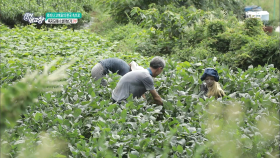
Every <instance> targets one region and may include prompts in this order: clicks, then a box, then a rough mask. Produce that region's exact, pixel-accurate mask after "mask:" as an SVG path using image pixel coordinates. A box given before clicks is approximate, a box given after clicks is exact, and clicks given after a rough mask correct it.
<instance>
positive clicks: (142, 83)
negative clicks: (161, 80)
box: [112, 69, 155, 102]
mask: <svg viewBox="0 0 280 158" xmlns="http://www.w3.org/2000/svg"><path fill="white" fill-rule="evenodd" d="M153 89H155V87H154V81H153V78H152V76H151V75H150V73H149V71H148V70H146V69H145V70H138V71H131V72H129V73H127V74H125V75H124V76H123V77H122V78H121V79H120V81H119V82H118V84H117V86H116V88H115V89H114V90H113V93H112V98H113V99H114V100H115V101H117V102H118V101H121V100H124V99H127V98H128V97H129V95H130V94H132V95H133V98H135V97H137V98H140V97H141V96H142V95H143V94H144V93H145V92H146V91H150V90H153Z"/></svg>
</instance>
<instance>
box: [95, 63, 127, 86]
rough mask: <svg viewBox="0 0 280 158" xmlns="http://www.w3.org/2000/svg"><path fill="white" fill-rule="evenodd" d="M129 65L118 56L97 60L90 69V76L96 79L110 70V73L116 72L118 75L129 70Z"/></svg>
mask: <svg viewBox="0 0 280 158" xmlns="http://www.w3.org/2000/svg"><path fill="white" fill-rule="evenodd" d="M130 70H131V69H130V66H129V65H128V64H127V63H126V62H125V61H123V60H122V59H118V58H109V59H104V60H101V61H99V62H98V63H97V64H96V65H95V66H94V67H93V68H92V70H91V77H92V78H93V79H95V81H97V80H98V79H100V78H102V77H104V76H105V75H106V74H108V73H109V71H111V72H112V73H118V75H121V76H123V75H125V74H126V73H128V72H129V71H130Z"/></svg>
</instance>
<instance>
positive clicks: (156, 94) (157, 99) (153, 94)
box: [150, 89, 163, 105]
mask: <svg viewBox="0 0 280 158" xmlns="http://www.w3.org/2000/svg"><path fill="white" fill-rule="evenodd" d="M150 92H151V94H152V96H153V98H154V101H155V103H156V104H158V105H163V102H162V99H161V97H160V96H159V95H158V93H157V91H156V90H155V89H154V90H150Z"/></svg>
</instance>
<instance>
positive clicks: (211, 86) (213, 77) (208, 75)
mask: <svg viewBox="0 0 280 158" xmlns="http://www.w3.org/2000/svg"><path fill="white" fill-rule="evenodd" d="M200 79H201V80H202V81H205V83H206V86H207V88H208V92H207V94H206V95H207V97H211V96H215V98H218V97H222V96H224V95H225V93H224V91H223V90H222V88H221V86H220V84H219V83H218V81H219V75H218V72H217V71H216V70H215V69H213V68H206V69H205V70H204V73H203V75H202V76H201V78H200Z"/></svg>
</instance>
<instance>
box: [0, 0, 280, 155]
mask: <svg viewBox="0 0 280 158" xmlns="http://www.w3.org/2000/svg"><path fill="white" fill-rule="evenodd" d="M2 2H3V3H2ZM13 2H14V1H5V0H2V1H1V18H2V17H3V16H2V14H5V15H7V16H6V17H9V18H12V19H14V20H15V21H14V23H18V22H19V21H18V22H16V19H17V18H16V17H18V18H19V19H18V20H20V17H21V16H22V14H23V13H24V12H25V11H26V9H28V8H29V4H28V3H24V4H23V1H17V2H18V3H13ZM43 2H44V5H45V4H46V5H45V8H46V7H47V8H48V9H50V10H54V11H56V9H61V10H63V9H65V10H66V11H67V12H69V7H70V8H72V9H73V10H74V11H75V9H78V10H79V12H82V14H83V17H87V16H88V18H89V14H88V13H86V12H91V11H94V14H95V19H94V21H95V23H98V24H97V25H94V26H93V27H92V30H94V31H96V33H92V32H90V31H89V30H75V31H72V30H69V29H67V27H66V26H65V27H63V28H61V27H56V28H54V29H46V28H43V29H36V28H35V27H34V25H29V26H17V27H15V28H13V29H10V28H8V27H7V26H5V25H3V24H0V31H1V36H0V39H1V41H0V42H1V43H0V55H1V63H0V66H1V71H0V76H1V105H0V106H1V108H0V109H1V114H0V117H1V118H0V121H1V122H0V128H1V155H0V156H1V157H20V158H25V157H30V158H33V157H34V158H35V157H43V158H44V157H46V158H47V157H73V158H79V157H98V158H99V157H106V158H112V157H130V158H136V157H142V158H146V157H149V158H151V157H162V158H169V157H172V158H177V157H195V158H199V157H214V158H216V157H217V158H218V157H226V158H228V157H246V158H247V157H248V158H255V157H257V158H261V157H279V155H280V153H279V145H280V141H279V137H280V131H279V126H280V125H279V110H280V108H279V107H280V84H279V83H280V72H279V69H277V68H279V65H280V61H279V58H280V51H279V35H277V34H274V33H272V34H269V35H268V34H266V33H265V32H263V31H262V27H263V25H262V23H261V22H260V21H259V20H257V19H246V20H245V21H241V20H240V17H239V16H241V14H242V12H241V11H240V8H241V7H242V4H241V3H240V1H224V0H221V1H205V0H199V1H194V0H179V1H172V0H159V1H153V0H140V1H131V0H106V1H105V0H104V1H100V2H98V3H97V2H96V1H95V0H89V1H80V0H77V1H75V3H71V2H72V1H67V2H65V3H64V1H53V0H52V1H51V0H45V1H43V0H42V1H40V0H36V1H35V0H30V5H31V6H32V7H31V8H32V10H31V11H33V12H35V11H36V15H35V16H39V15H41V13H43V12H41V11H40V10H41V9H43V8H44V7H43V8H42V5H43ZM62 2H63V4H67V5H64V6H62V7H61V8H58V7H59V6H61V5H62ZM8 3H9V5H6V4H8ZM53 4H55V5H53ZM110 6H111V10H110ZM217 6H219V7H217ZM2 7H4V9H2ZM38 7H39V8H38ZM14 8H16V9H14ZM72 9H71V11H72ZM10 10H13V11H11V12H13V13H11V14H10V13H9V12H10ZM110 12H111V13H112V15H113V17H111V16H110V14H109V13H110ZM102 13H104V14H103V15H102ZM233 13H238V14H233ZM84 15H85V16H84ZM111 19H115V21H113V20H111ZM2 20H3V19H2ZM6 20H7V19H6ZM12 21H13V20H12ZM123 23H126V24H125V25H123ZM98 25H100V26H98ZM96 27H99V28H96ZM97 33H99V34H97ZM101 35H102V36H101ZM154 55H160V56H163V57H164V59H165V60H166V67H165V68H164V71H163V73H162V74H161V75H159V76H158V77H157V78H155V79H154V84H155V88H156V90H157V91H158V93H159V95H160V96H161V97H162V99H163V101H164V104H163V106H157V105H155V104H153V99H152V96H151V95H150V94H149V93H147V94H146V99H143V98H141V99H132V98H131V97H130V98H129V99H128V103H126V104H125V103H123V104H120V105H119V104H113V103H112V101H111V94H112V90H113V89H114V88H115V86H116V84H117V82H118V80H119V79H120V76H118V75H117V74H112V73H110V74H108V75H106V77H105V78H104V79H105V80H107V81H108V86H101V84H100V82H101V81H100V80H99V81H97V82H94V81H93V80H92V79H91V74H90V72H91V68H92V67H93V66H94V65H95V64H96V63H97V62H98V61H100V60H101V59H105V58H109V57H117V58H121V59H123V60H125V61H126V62H128V63H129V62H131V61H133V60H134V61H136V62H137V63H138V64H139V65H141V66H143V67H148V66H149V61H150V60H151V59H152V58H153V56H154ZM46 63H51V64H47V65H46ZM206 67H214V68H216V70H217V71H218V73H219V75H220V81H219V83H220V84H221V85H222V88H223V90H224V91H225V93H226V96H225V97H223V98H220V99H218V100H215V99H214V98H205V97H203V96H202V95H200V93H199V90H200V85H201V84H202V81H201V80H200V77H201V75H202V74H203V69H204V68H206Z"/></svg>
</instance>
